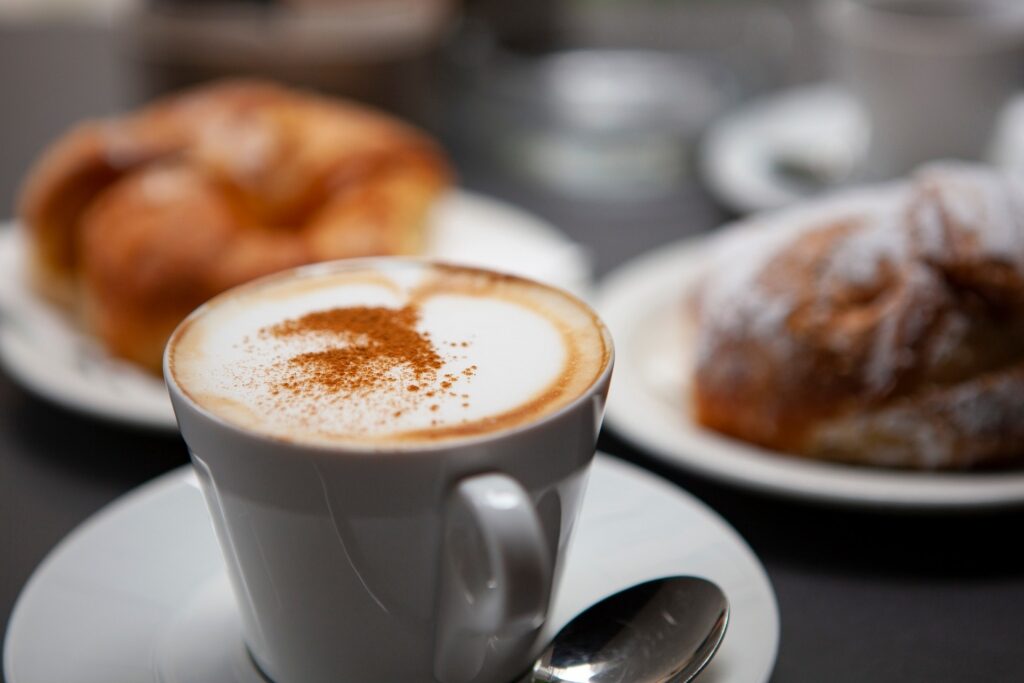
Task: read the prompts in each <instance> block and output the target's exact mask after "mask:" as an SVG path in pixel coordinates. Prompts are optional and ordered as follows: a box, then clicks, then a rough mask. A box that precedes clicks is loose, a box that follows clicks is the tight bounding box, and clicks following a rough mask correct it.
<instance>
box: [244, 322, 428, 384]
mask: <svg viewBox="0 0 1024 683" xmlns="http://www.w3.org/2000/svg"><path fill="white" fill-rule="evenodd" d="M418 322H419V311H418V310H417V309H416V307H414V306H405V307H404V308H397V309H396V308H383V307H367V306H359V307H353V308H334V309H330V310H327V311H317V312H315V313H309V314H307V315H304V316H302V317H301V318H296V319H294V320H286V321H284V322H282V323H278V324H277V325H273V326H271V327H269V328H266V329H265V330H264V331H265V332H267V333H269V334H271V335H273V336H275V337H278V338H285V337H294V336H297V335H309V334H329V335H332V336H336V337H338V338H339V341H341V342H342V344H341V345H339V346H332V347H331V348H328V349H325V350H322V351H311V352H307V353H300V354H298V355H296V356H293V357H292V358H291V359H290V360H289V363H290V365H291V366H292V367H293V368H294V369H295V370H298V371H299V372H298V373H296V374H295V375H293V376H292V377H290V378H288V380H286V381H284V382H282V386H283V387H284V388H286V389H289V390H291V391H294V392H301V391H303V390H304V389H306V388H310V389H311V388H314V387H316V388H319V389H324V390H327V391H329V392H344V393H350V394H351V393H360V392H365V391H369V390H373V389H379V388H383V387H385V386H387V385H389V384H392V383H393V382H395V381H396V378H397V377H398V376H397V375H396V374H395V371H396V370H398V371H401V372H403V373H405V375H404V376H405V377H406V378H415V380H416V381H417V382H419V383H420V384H424V383H429V382H432V381H433V380H434V379H436V375H437V372H438V370H440V369H441V367H442V366H443V361H442V359H441V356H440V355H439V354H438V353H437V350H436V349H435V348H434V345H433V344H432V343H431V341H430V340H429V339H428V337H427V334H426V333H421V332H419V331H417V330H416V324H417V323H418ZM407 388H408V391H410V392H416V391H419V389H420V386H419V384H409V385H408V387H407Z"/></svg>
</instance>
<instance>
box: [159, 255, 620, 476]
mask: <svg viewBox="0 0 1024 683" xmlns="http://www.w3.org/2000/svg"><path fill="white" fill-rule="evenodd" d="M381 261H384V262H388V263H394V262H396V261H399V262H406V263H415V264H420V265H425V266H443V267H450V268H455V269H458V270H464V271H470V272H477V273H483V274H488V275H492V274H493V275H500V276H501V277H502V278H505V279H509V278H511V279H514V280H517V281H520V282H524V283H527V284H529V285H531V286H536V287H541V288H543V289H547V290H549V291H553V292H556V293H558V294H559V295H561V296H564V297H566V298H568V299H569V300H571V301H572V302H574V303H575V304H576V305H578V306H580V307H581V308H582V309H584V310H585V311H587V312H589V313H590V315H591V316H592V318H593V319H594V321H595V322H596V323H597V324H598V329H599V331H600V332H601V337H602V340H603V341H604V344H605V349H606V354H605V360H604V365H603V366H602V367H601V371H600V372H599V373H597V374H596V375H595V377H594V379H593V381H592V382H591V383H590V384H588V385H587V386H586V388H584V389H583V390H582V391H581V392H580V393H579V395H577V396H576V397H575V398H573V399H572V400H571V401H569V402H568V403H566V404H565V405H563V406H561V407H560V408H558V409H557V410H554V411H551V412H549V413H545V414H543V415H541V416H540V417H538V418H537V419H535V420H528V421H526V422H523V423H520V424H516V425H512V426H510V427H503V428H501V429H498V430H495V431H492V432H487V433H484V434H474V435H469V436H454V437H450V438H441V439H437V440H436V441H430V440H423V441H412V442H409V443H407V444H402V443H400V442H393V441H381V442H379V443H378V442H372V441H371V442H359V443H357V442H352V443H346V442H343V441H339V442H337V443H324V442H316V441H303V440H301V439H294V438H287V437H282V436H276V435H273V434H266V433H262V432H258V431H255V430H253V429H246V428H245V427H242V426H241V425H237V424H235V423H233V422H230V421H228V420H226V419H224V418H223V417H221V416H220V415H218V414H216V413H214V412H213V411H211V410H208V409H207V408H205V407H203V406H202V405H200V404H199V403H198V402H197V401H195V400H194V399H193V398H192V397H191V396H190V395H189V394H188V392H187V391H185V390H184V389H183V388H182V387H181V386H180V385H179V384H178V381H177V380H176V379H175V377H174V373H173V372H172V371H171V349H172V347H173V346H174V343H175V341H176V340H177V338H178V337H179V336H180V335H181V334H182V333H183V332H184V330H185V329H186V327H188V325H190V324H191V323H192V321H194V320H195V319H196V318H198V317H199V316H201V315H203V312H204V311H205V310H206V309H207V308H209V307H210V306H212V305H213V304H215V303H216V302H217V301H219V300H222V299H225V298H227V297H229V296H233V295H235V294H237V293H238V292H240V291H244V290H246V289H250V288H252V289H255V288H258V287H261V286H264V285H267V284H268V283H272V282H274V281H277V280H285V279H288V278H289V277H293V276H295V275H296V274H299V273H302V272H304V271H305V272H311V271H312V272H320V273H322V274H329V273H335V272H344V271H347V270H358V269H360V268H370V267H372V266H373V264H375V263H379V262H381ZM614 365H615V345H614V340H613V338H612V334H611V331H610V330H609V329H608V326H607V324H606V323H605V322H604V320H602V319H601V317H600V315H599V314H598V313H597V311H596V310H594V307H593V306H591V305H590V304H588V303H587V302H586V301H584V300H583V299H581V298H580V297H578V296H576V295H575V294H573V293H571V292H569V291H567V290H565V289H563V288H561V287H558V286H556V285H551V284H548V283H545V282H540V281H538V280H533V279H531V278H527V277H523V276H521V275H515V274H512V273H506V272H502V271H499V270H493V269H489V268H479V267H476V266H469V265H464V264H460V263H454V262H450V261H444V260H441V259H432V258H427V257H419V256H371V257H363V258H351V259H338V260H333V261H320V262H317V263H310V264H305V265H301V266H296V267H294V268H288V269H285V270H281V271H278V272H275V273H271V274H269V275H264V276H263V277H259V278H256V279H254V280H249V281H248V282H244V283H242V284H240V285H237V286H235V287H232V288H230V289H228V290H225V291H224V292H221V293H220V294H217V295H215V296H213V297H211V298H210V299H209V300H207V301H205V302H203V303H202V304H200V305H199V306H198V307H197V308H195V309H194V310H193V311H192V312H191V313H189V314H188V315H187V316H186V317H185V318H184V320H182V321H181V322H180V323H179V324H178V325H177V327H175V329H174V332H172V333H171V336H170V338H169V339H168V342H167V345H166V346H165V347H164V353H163V361H162V370H163V377H164V384H165V385H166V387H167V390H168V392H169V393H171V394H173V395H174V396H175V397H177V398H178V399H179V400H180V401H182V402H183V403H185V404H186V405H187V406H188V407H189V409H191V410H193V411H194V412H195V413H196V414H197V415H199V416H200V417H202V418H203V419H205V420H208V421H210V422H211V423H213V424H215V425H216V426H217V427H218V428H220V429H224V430H227V431H229V432H231V433H233V434H236V435H238V436H241V437H244V438H247V439H255V440H257V441H261V442H264V443H270V444H280V445H282V446H288V447H289V448H298V449H303V450H310V451H315V452H320V453H338V454H343V455H346V456H356V457H358V456H367V457H379V456H380V455H381V454H382V453H385V454H392V453H395V454H407V453H429V452H442V451H447V450H450V449H453V448H460V449H461V448H471V447H473V446H479V445H482V444H486V443H491V442H493V441H495V440H499V439H505V438H508V437H511V436H514V435H516V434H519V433H525V432H529V431H532V430H534V429H538V428H541V427H543V426H545V425H547V424H549V423H551V422H554V421H556V420H558V419H561V418H562V417H563V416H565V415H567V414H569V413H571V412H572V411H574V410H576V409H577V408H578V407H579V406H580V405H581V404H582V403H584V402H585V401H588V400H590V398H591V396H592V395H593V392H594V388H595V387H598V386H601V385H602V384H604V383H606V382H608V381H610V376H611V373H612V369H613V367H614ZM175 414H176V415H177V411H175ZM179 432H180V420H179ZM595 435H596V432H595Z"/></svg>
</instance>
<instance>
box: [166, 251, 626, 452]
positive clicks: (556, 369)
mask: <svg viewBox="0 0 1024 683" xmlns="http://www.w3.org/2000/svg"><path fill="white" fill-rule="evenodd" d="M366 263H368V264H370V267H372V270H368V269H367V266H366V265H364V266H363V267H362V268H360V269H357V270H353V269H352V266H351V265H349V266H345V265H344V264H341V265H339V264H328V265H321V266H312V267H308V268H305V269H301V270H299V271H296V273H295V274H293V275H291V276H289V277H285V278H272V279H270V280H267V281H263V282H260V283H255V284H253V285H249V286H243V287H242V288H239V289H237V290H234V291H233V292H230V293H228V294H225V295H222V296H220V297H217V298H216V299H214V300H213V301H212V302H210V303H208V304H207V305H206V306H205V307H204V308H202V309H200V311H198V312H197V313H196V314H194V315H193V316H192V318H191V319H190V320H189V321H188V322H187V323H186V324H185V325H183V326H182V328H181V329H180V330H179V332H178V333H177V334H176V335H175V336H174V338H173V339H172V341H171V346H170V350H169V352H168V370H169V372H170V375H171V377H172V378H173V380H174V381H175V382H176V383H177V384H178V386H179V387H180V388H182V389H183V391H184V392H185V393H186V394H188V395H189V396H190V397H191V398H192V399H193V400H194V401H195V402H196V403H198V404H199V405H200V406H202V407H203V408H205V409H206V410H208V411H210V412H212V413H215V414H217V415H218V416H220V417H221V418H223V419H225V420H226V421H228V422H230V423H233V424H236V425H238V426H241V427H244V428H247V429H250V430H254V431H257V432H260V433H263V434H266V435H269V436H272V437H278V438H283V439H289V440H296V441H304V442H312V443H323V444H338V443H347V442H355V443H365V442H382V443H389V442H409V441H413V442H416V441H433V440H437V439H443V438H461V437H465V436H474V435H479V434H482V433H486V432H489V431H494V430H500V429H503V428H506V427H511V426H514V425H515V424H521V423H523V422H527V421H530V420H532V419H536V417H538V416H540V415H543V414H547V413H550V412H553V411H554V410H557V409H558V408H559V407H561V406H563V405H565V404H567V403H569V402H570V401H572V400H573V399H574V398H576V397H577V396H579V395H580V394H581V393H583V392H584V391H585V390H586V389H587V388H588V387H589V386H590V385H591V384H593V382H594V381H596V379H597V378H598V377H599V376H600V374H601V372H602V371H603V370H604V367H605V365H606V364H607V362H608V356H609V354H610V344H609V342H608V338H607V334H606V332H605V330H604V328H603V326H602V325H601V324H600V322H598V321H597V319H596V318H595V317H594V316H593V314H592V313H591V312H590V311H589V309H587V308H586V307H585V306H584V305H583V304H581V303H579V302H578V301H576V300H574V299H572V298H571V297H570V296H568V295H566V294H563V293H561V292H558V291H557V290H553V289H549V288H547V287H544V286H541V285H537V284H534V283H530V282H527V281H524V280H519V279H516V278H507V277H504V276H498V275H493V274H489V273H486V272H484V271H475V270H471V269H461V268H452V267H447V266H431V265H426V264H422V263H418V262H415V261H380V260H375V261H370V262H364V264H366ZM410 305H411V306H414V307H415V311H416V312H417V315H418V320H417V323H416V325H415V329H416V331H417V332H419V333H420V334H423V335H428V336H427V337H426V338H427V339H428V340H429V342H430V344H431V346H433V348H434V350H435V351H436V353H437V354H438V355H439V356H440V359H441V367H440V369H438V370H436V372H435V371H431V373H430V376H429V377H427V379H426V381H422V379H423V378H417V377H416V376H415V374H414V373H413V369H412V368H410V367H406V366H397V367H394V368H391V369H390V370H389V372H388V373H387V376H386V378H385V380H384V381H383V382H382V383H380V384H378V385H375V386H372V387H368V388H365V389H360V390H357V391H349V390H339V389H338V388H337V387H331V386H324V385H322V384H318V383H317V382H316V380H315V377H314V376H313V375H310V374H308V373H306V371H305V370H304V369H302V368H301V367H300V366H297V365H296V363H295V361H294V359H295V358H296V357H299V355H300V354H308V353H310V352H312V353H317V352H322V351H325V350H327V349H338V348H345V347H346V346H347V345H349V344H351V343H359V340H358V339H356V340H353V339H352V338H341V337H339V336H338V335H335V334H331V333H312V334H305V333H303V334H296V335H287V336H281V335H275V334H273V333H271V332H269V331H270V330H273V329H275V326H277V325H280V324H281V323H283V322H285V321H289V320H292V321H294V320H296V319H300V318H301V317H302V316H304V315H306V314H310V313H317V312H322V311H330V310H333V309H345V308H353V307H384V308H387V309H400V308H402V307H404V306H410ZM410 387H411V388H412V389H411V388H410ZM413 389H414V390H413Z"/></svg>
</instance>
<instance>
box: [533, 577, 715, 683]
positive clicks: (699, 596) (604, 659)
mask: <svg viewBox="0 0 1024 683" xmlns="http://www.w3.org/2000/svg"><path fill="white" fill-rule="evenodd" d="M728 623H729V601H728V600H727V599H726V597H725V594H724V593H723V592H722V590H721V589H720V588H719V587H718V586H717V585H716V584H714V583H712V582H711V581H707V580H705V579H700V578H696V577H691V576H672V577H666V578H661V579H655V580H653V581H647V582H645V583H641V584H637V585H635V586H633V587H631V588H627V589H625V590H623V591H620V592H618V593H616V594H614V595H612V596H609V597H607V598H605V599H604V600H602V601H601V602H599V603H597V604H596V605H593V606H592V607H590V608H588V609H587V610H585V611H584V612H582V613H580V614H579V615H578V616H576V617H575V618H574V619H573V620H572V621H570V622H569V623H568V624H567V625H566V626H565V627H564V628H563V629H562V630H561V631H559V632H558V635H556V636H555V638H554V640H552V641H551V644H550V645H548V647H547V649H545V650H544V652H543V653H542V654H541V657H540V659H538V660H537V662H536V664H534V667H533V669H532V671H531V672H530V673H529V674H528V675H527V677H526V678H525V679H524V681H522V683H686V681H690V680H692V679H693V677H694V676H696V675H697V674H698V673H700V672H701V670H702V669H703V668H704V667H705V666H706V665H707V663H708V662H709V661H711V658H712V657H713V656H714V654H715V652H716V651H717V650H718V646H719V644H721V642H722V639H723V638H724V637H725V630H726V627H727V626H728Z"/></svg>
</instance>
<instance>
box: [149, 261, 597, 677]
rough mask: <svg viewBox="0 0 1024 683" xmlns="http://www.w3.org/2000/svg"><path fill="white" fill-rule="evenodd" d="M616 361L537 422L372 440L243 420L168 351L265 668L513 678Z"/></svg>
mask: <svg viewBox="0 0 1024 683" xmlns="http://www.w3.org/2000/svg"><path fill="white" fill-rule="evenodd" d="M323 267H324V266H323V265H322V264H321V265H320V266H318V268H320V269H323ZM346 267H348V266H346ZM275 277H277V276H275ZM537 286H538V287H542V286H543V285H537ZM580 305H584V304H582V303H581V304H580ZM201 311H202V309H200V311H197V312H196V313H193V316H195V315H197V314H198V315H201V314H202V312H201ZM603 334H604V337H605V343H606V344H607V348H608V349H609V351H610V350H611V340H610V337H609V335H608V333H607V330H603ZM172 339H173V337H172ZM172 344H173V341H172ZM168 356H169V354H168ZM611 368H612V359H611V354H610V353H609V355H608V360H607V361H606V365H605V367H604V368H603V369H602V372H601V374H600V376H599V378H598V379H597V381H595V382H594V384H593V385H591V386H590V387H589V388H588V389H587V390H586V391H585V392H584V393H583V394H582V395H580V396H579V397H577V398H576V399H575V400H573V401H572V402H571V403H569V404H568V405H566V406H564V407H562V408H560V409H557V410H555V411H554V412H552V413H549V414H546V415H543V416H541V417H540V418H538V419H537V420H536V421H534V422H532V423H528V424H526V425H522V426H517V427H513V428H509V429H504V430H501V431H495V432H491V433H485V434H481V435H477V436H473V437H461V438H459V439H457V440H456V439H450V440H442V441H439V442H437V443H430V444H427V445H410V446H396V447H394V448H391V449H388V450H381V449H380V448H379V447H377V448H374V449H372V450H371V449H370V448H368V447H366V446H362V447H360V446H358V445H353V446H338V447H327V446H313V445H303V444H301V443H293V442H286V441H281V440H275V439H271V438H268V437H265V436H261V435H259V434H256V433H253V432H251V431H247V430H245V429H241V428H238V427H236V426H233V425H231V424H228V423H227V422H225V421H223V420H222V419H220V418H219V417H217V416H216V415H215V414H212V413H210V412H207V411H206V410H204V409H203V408H202V407H200V406H199V405H197V404H196V403H195V402H193V401H192V400H191V399H190V398H189V397H188V396H187V395H186V393H185V392H184V391H183V390H182V388H181V387H179V386H178V385H177V384H176V383H175V380H174V378H173V376H172V374H171V373H170V372H168V371H167V364H166V358H165V372H164V374H165V377H166V378H167V384H168V387H169V390H170V395H171V402H172V403H173V405H174V412H175V414H176V416H177V419H178V424H179V426H180V428H181V433H182V435H183V436H184V438H185V441H186V443H187V444H188V448H189V451H190V453H191V455H192V461H193V463H194V465H195V469H196V473H197V475H198V478H199V481H200V482H201V485H202V489H203V492H204V495H205V498H206V502H207V505H208V507H209V510H210V515H211V517H212V520H213V525H214V528H215V530H216V534H217V539H218V541H219V543H220V546H221V549H222V551H223V553H224V558H225V560H226V564H227V571H228V575H229V577H230V579H231V583H232V586H233V588H234V592H235V595H236V598H237V601H238V606H239V610H240V612H241V618H242V623H243V629H244V634H245V639H246V644H247V645H248V648H249V651H250V653H251V655H252V657H253V659H254V660H255V662H256V663H257V664H258V665H259V667H260V668H261V669H262V670H263V672H264V673H265V674H266V675H267V676H268V677H269V678H270V679H272V680H273V681H274V682H275V683H328V682H330V683H350V682H351V683H376V682H385V681H386V682H387V683H424V682H429V681H436V682H440V683H507V681H509V680H512V679H513V678H514V677H515V676H516V675H517V674H519V673H521V672H522V671H523V670H524V669H525V668H526V667H527V666H528V665H529V664H530V662H531V660H532V658H533V657H534V656H535V655H536V650H537V649H538V646H539V645H540V644H538V643H536V642H535V641H536V637H537V634H538V632H539V629H540V627H541V625H542V624H543V621H544V619H545V616H546V614H547V609H548V603H549V598H550V595H551V592H552V587H553V586H554V585H555V584H556V583H557V577H558V576H559V575H560V570H561V565H562V559H563V557H564V554H565V549H566V545H567V543H568V541H569V536H570V532H571V531H572V528H573V525H574V523H575V520H576V517H577V514H578V512H579V507H580V503H581V500H582V496H583V491H584V487H585V482H586V476H587V472H588V467H589V465H590V462H591V460H592V458H593V455H594V448H595V444H596V441H597V434H598V430H599V429H600V424H601V419H602V417H603V413H604V404H605V397H606V394H607V391H608V383H609V379H610V376H611Z"/></svg>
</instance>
